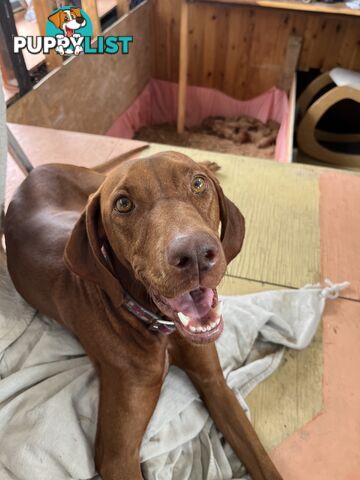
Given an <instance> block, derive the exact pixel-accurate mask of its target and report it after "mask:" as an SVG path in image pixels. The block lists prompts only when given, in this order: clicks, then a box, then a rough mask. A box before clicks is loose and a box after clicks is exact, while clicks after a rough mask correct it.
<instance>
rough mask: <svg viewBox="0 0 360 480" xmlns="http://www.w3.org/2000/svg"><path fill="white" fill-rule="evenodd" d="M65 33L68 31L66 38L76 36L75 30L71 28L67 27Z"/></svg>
mask: <svg viewBox="0 0 360 480" xmlns="http://www.w3.org/2000/svg"><path fill="white" fill-rule="evenodd" d="M65 31H66V36H67V37H72V36H73V34H74V30H73V29H72V28H69V27H67V26H66V25H65Z"/></svg>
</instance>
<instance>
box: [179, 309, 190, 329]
mask: <svg viewBox="0 0 360 480" xmlns="http://www.w3.org/2000/svg"><path fill="white" fill-rule="evenodd" d="M178 317H179V320H180V322H181V323H182V324H183V325H184V327H187V326H188V325H189V322H190V318H189V317H187V316H186V315H184V314H183V313H181V312H179V313H178ZM190 330H191V329H190Z"/></svg>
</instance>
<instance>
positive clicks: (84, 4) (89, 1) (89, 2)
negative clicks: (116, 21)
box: [81, 0, 101, 37]
mask: <svg viewBox="0 0 360 480" xmlns="http://www.w3.org/2000/svg"><path fill="white" fill-rule="evenodd" d="M81 8H82V9H83V10H84V11H85V12H86V13H87V14H88V15H89V17H90V20H91V21H92V25H93V36H94V37H98V36H99V35H100V33H101V25H100V20H99V14H98V10H97V3H96V0H81Z"/></svg>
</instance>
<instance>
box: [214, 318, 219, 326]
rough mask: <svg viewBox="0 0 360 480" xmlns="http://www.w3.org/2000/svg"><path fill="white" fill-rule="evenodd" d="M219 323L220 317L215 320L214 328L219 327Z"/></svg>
mask: <svg viewBox="0 0 360 480" xmlns="http://www.w3.org/2000/svg"><path fill="white" fill-rule="evenodd" d="M219 323H220V317H219V318H217V319H216V321H215V326H216V327H217V326H218V325H219Z"/></svg>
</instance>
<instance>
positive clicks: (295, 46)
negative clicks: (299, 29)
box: [278, 35, 302, 93]
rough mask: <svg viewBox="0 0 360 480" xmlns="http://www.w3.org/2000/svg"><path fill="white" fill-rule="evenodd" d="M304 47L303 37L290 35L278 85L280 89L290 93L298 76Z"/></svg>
mask: <svg viewBox="0 0 360 480" xmlns="http://www.w3.org/2000/svg"><path fill="white" fill-rule="evenodd" d="M301 45H302V37H300V36H299V35H290V37H289V39H288V44H287V48H286V55H285V62H284V70H283V72H282V75H281V78H280V80H279V83H278V87H279V88H281V89H282V90H285V92H287V93H289V92H290V89H291V85H292V83H293V79H294V77H295V74H296V69H297V64H298V61H299V56H300V51H301Z"/></svg>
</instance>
